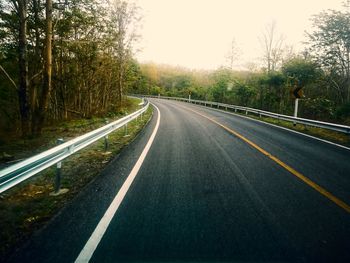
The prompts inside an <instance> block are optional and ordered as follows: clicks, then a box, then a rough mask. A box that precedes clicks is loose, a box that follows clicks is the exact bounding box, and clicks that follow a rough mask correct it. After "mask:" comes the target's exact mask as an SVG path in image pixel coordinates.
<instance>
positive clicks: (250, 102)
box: [133, 1, 350, 125]
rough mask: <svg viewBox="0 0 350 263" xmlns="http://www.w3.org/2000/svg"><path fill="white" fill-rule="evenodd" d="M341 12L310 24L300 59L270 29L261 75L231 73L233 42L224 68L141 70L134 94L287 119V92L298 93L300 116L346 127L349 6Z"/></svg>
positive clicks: (349, 81)
mask: <svg viewBox="0 0 350 263" xmlns="http://www.w3.org/2000/svg"><path fill="white" fill-rule="evenodd" d="M344 6H345V10H343V11H335V10H328V11H323V12H321V13H320V14H318V15H315V16H314V17H313V18H312V21H313V31H312V32H309V33H307V48H306V49H305V50H304V52H302V53H300V54H295V53H294V52H292V48H290V47H288V46H285V45H283V36H278V35H277V34H276V30H275V29H276V26H275V24H274V23H272V24H271V25H268V26H267V27H266V30H265V31H264V32H263V34H262V37H261V44H262V47H263V61H264V63H265V66H264V67H263V68H262V69H260V70H250V71H235V70H233V69H232V65H233V61H234V59H235V58H236V57H237V52H236V50H235V43H234V42H232V48H231V49H230V52H229V55H228V62H229V65H228V67H222V68H220V69H218V70H212V71H193V70H188V69H184V68H180V67H171V66H166V65H157V64H154V63H148V64H143V65H141V72H142V77H141V79H143V83H144V84H143V86H135V89H134V90H133V92H134V93H139V94H142V93H143V94H152V95H158V94H161V95H166V96H181V97H188V95H189V94H190V93H191V97H192V98H193V99H203V100H214V101H218V102H223V103H231V104H238V105H242V106H249V107H254V108H259V109H262V110H268V111H273V112H278V113H282V114H292V113H293V109H294V99H293V97H292V96H291V90H292V89H293V88H295V87H302V88H303V92H304V98H303V99H302V102H301V103H300V104H299V105H300V110H299V113H300V114H299V116H302V117H305V118H313V119H318V120H325V121H336V122H340V123H344V124H348V125H350V12H349V10H350V1H348V2H347V3H345V4H344ZM284 47H285V48H284ZM283 48H284V49H283Z"/></svg>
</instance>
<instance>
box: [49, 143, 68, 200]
mask: <svg viewBox="0 0 350 263" xmlns="http://www.w3.org/2000/svg"><path fill="white" fill-rule="evenodd" d="M56 143H57V145H60V144H62V143H64V140H63V139H62V138H59V139H57V142H56ZM61 175H62V162H58V163H57V164H56V178H55V186H54V192H53V193H51V194H50V195H51V196H57V195H60V194H64V193H67V192H68V189H61Z"/></svg>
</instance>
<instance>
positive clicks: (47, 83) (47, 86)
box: [34, 0, 52, 135]
mask: <svg viewBox="0 0 350 263" xmlns="http://www.w3.org/2000/svg"><path fill="white" fill-rule="evenodd" d="M45 33H46V37H45V68H44V81H43V88H42V92H41V96H40V99H39V107H38V108H37V109H38V110H37V111H36V114H35V115H36V116H35V119H36V120H35V129H34V134H35V135H40V134H41V131H42V128H43V125H44V123H45V118H46V115H47V108H48V105H49V97H50V92H51V72H52V0H46V30H45Z"/></svg>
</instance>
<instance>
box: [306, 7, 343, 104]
mask: <svg viewBox="0 0 350 263" xmlns="http://www.w3.org/2000/svg"><path fill="white" fill-rule="evenodd" d="M312 20H313V27H314V31H313V32H311V33H308V34H307V35H308V38H309V41H308V43H309V47H310V48H309V50H310V52H311V55H312V56H313V58H314V59H315V61H316V62H317V63H319V64H320V65H321V66H322V67H323V69H324V70H325V72H326V73H327V75H328V77H329V79H330V81H329V84H330V85H331V87H333V89H335V90H337V92H338V93H339V97H340V98H341V101H340V102H345V101H347V102H350V13H349V12H348V11H334V10H330V11H327V12H325V11H324V12H322V13H320V14H318V15H316V16H314V17H313V19H312Z"/></svg>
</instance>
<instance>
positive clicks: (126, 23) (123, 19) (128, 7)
mask: <svg viewBox="0 0 350 263" xmlns="http://www.w3.org/2000/svg"><path fill="white" fill-rule="evenodd" d="M139 20H140V17H139V15H138V11H137V7H136V6H135V5H134V4H132V3H129V2H127V1H124V0H114V2H113V3H112V6H111V14H110V25H109V26H110V27H111V28H112V31H111V32H110V38H111V40H112V42H113V44H114V47H113V51H114V55H115V58H116V63H117V92H118V99H119V103H121V102H122V97H123V96H122V95H123V92H124V89H125V87H124V82H125V73H126V71H127V67H128V64H129V62H130V60H131V57H132V51H133V50H132V47H133V44H134V43H135V41H136V40H137V39H138V35H137V34H136V25H137V23H138V22H139Z"/></svg>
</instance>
